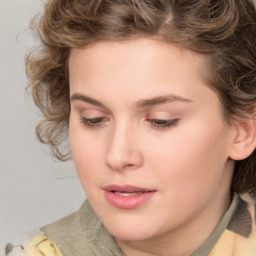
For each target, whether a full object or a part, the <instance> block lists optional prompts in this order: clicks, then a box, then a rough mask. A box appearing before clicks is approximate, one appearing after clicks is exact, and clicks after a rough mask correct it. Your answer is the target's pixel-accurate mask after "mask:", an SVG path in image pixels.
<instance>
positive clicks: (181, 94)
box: [7, 0, 256, 256]
mask: <svg viewBox="0 0 256 256" xmlns="http://www.w3.org/2000/svg"><path fill="white" fill-rule="evenodd" d="M34 29H36V30H37V31H38V32H39V36H40V39H41V48H40V50H39V52H38V51H32V52H31V53H30V55H29V56H28V58H27V74H28V76H29V78H30V85H29V86H30V88H31V90H32V93H33V96H34V100H35V103H36V104H37V106H38V107H39V108H40V109H41V111H42V113H43V115H44V120H42V122H41V123H40V124H39V125H38V127H37V134H38V137H39V139H40V140H41V141H42V142H43V143H48V144H50V145H51V146H52V150H53V154H54V155H55V156H56V157H57V158H58V159H60V160H65V159H66V158H67V157H68V154H65V153H63V152H61V150H60V145H61V142H63V140H64V138H65V137H66V135H67V134H68V133H69V140H70V145H71V151H72V156H73V159H74V162H75V165H76V169H77V172H78V176H79V178H80V181H81V184H82V186H83V188H84V191H85V193H86V195H87V197H88V200H87V201H86V202H85V203H84V205H83V206H82V207H81V209H80V210H79V211H78V212H76V213H74V214H72V215H70V216H68V217H66V218H64V219H62V220H60V221H58V222H56V223H53V224H50V225H48V226H45V227H43V228H41V231H42V232H43V233H42V234H39V235H38V236H36V237H35V238H34V239H32V240H31V241H30V242H28V244H25V245H24V246H23V247H13V246H10V245H8V246H7V252H8V253H10V255H14V253H15V250H16V252H17V251H18V250H19V252H18V253H20V255H23V254H25V253H27V254H28V255H33V256H34V255H49V256H50V255H65V256H66V255H76V256H80V255H81V256H82V255H86V256H87V255H88V256H89V255H90V256H91V255H104V256H106V255H128V256H134V255H136V256H149V255H150V256H151V255H161V256H165V255H168V256H185V255H186V256H187V255H193V256H196V255H197V256H198V255H202V256H205V255H211V256H219V255H225V256H226V255H227V256H228V255H239V256H253V255H255V254H256V231H255V213H254V208H255V206H254V205H255V204H254V199H253V196H254V195H255V191H256V187H255V184H256V172H255V145H256V122H255V118H254V115H255V111H254V109H255V102H256V48H255V45H256V10H255V6H254V4H253V2H252V1H250V0H228V1H221V0H219V1H210V0H206V1H205V0H195V1H181V0H179V1H177V0H160V1H153V0H151V1H149V0H133V1H132V0H125V1H122V0H119V1H110V0H108V1H107V0H93V1H85V0H76V1H67V0H51V1H49V2H48V3H47V4H46V6H45V12H44V15H43V16H42V17H41V18H40V20H39V22H38V24H37V25H35V27H34ZM13 248H15V249H14V250H13ZM11 251H12V252H11ZM22 253H23V254H22ZM36 253H37V254H36ZM25 255H26V254H25Z"/></svg>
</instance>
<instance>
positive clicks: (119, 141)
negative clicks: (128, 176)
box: [106, 124, 143, 171]
mask: <svg viewBox="0 0 256 256" xmlns="http://www.w3.org/2000/svg"><path fill="white" fill-rule="evenodd" d="M106 164H107V166H108V167H110V168H111V169H112V170H117V171H122V170H135V169H137V168H139V167H141V166H142V164H143V156H142V151H141V148H140V146H139V144H138V140H137V136H136V132H135V129H132V128H131V127H128V126H127V125H125V124H123V125H119V126H118V127H116V128H115V129H113V131H112V134H111V136H110V138H109V146H108V150H107V154H106Z"/></svg>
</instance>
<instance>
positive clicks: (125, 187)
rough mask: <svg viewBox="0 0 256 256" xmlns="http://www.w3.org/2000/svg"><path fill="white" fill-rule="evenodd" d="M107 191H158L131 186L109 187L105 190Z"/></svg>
mask: <svg viewBox="0 0 256 256" xmlns="http://www.w3.org/2000/svg"><path fill="white" fill-rule="evenodd" d="M103 189H104V190H106V191H109V192H152V191H156V190H155V189H150V188H141V187H137V186H131V185H123V186H119V185H107V186H105V187H104V188H103Z"/></svg>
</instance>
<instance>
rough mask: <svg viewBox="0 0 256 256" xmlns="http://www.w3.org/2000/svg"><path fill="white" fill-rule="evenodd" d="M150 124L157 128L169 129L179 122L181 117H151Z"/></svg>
mask: <svg viewBox="0 0 256 256" xmlns="http://www.w3.org/2000/svg"><path fill="white" fill-rule="evenodd" d="M148 121H149V122H150V124H151V125H152V126H153V127H154V128H156V129H160V130H161V129H168V128H171V127H174V126H175V125H177V124H178V122H179V119H178V118H175V119H149V120H148Z"/></svg>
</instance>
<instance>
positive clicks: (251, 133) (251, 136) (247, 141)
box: [229, 118, 256, 160]
mask: <svg viewBox="0 0 256 256" xmlns="http://www.w3.org/2000/svg"><path fill="white" fill-rule="evenodd" d="M255 148H256V119H254V118H247V119H243V120H240V121H237V122H236V125H235V136H234V140H233V143H232V146H231V150H230V154H229V157H230V158H231V159H233V160H243V159H245V158H247V157H249V156H250V155H251V154H252V153H253V151H254V150H255Z"/></svg>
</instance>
